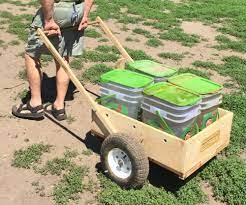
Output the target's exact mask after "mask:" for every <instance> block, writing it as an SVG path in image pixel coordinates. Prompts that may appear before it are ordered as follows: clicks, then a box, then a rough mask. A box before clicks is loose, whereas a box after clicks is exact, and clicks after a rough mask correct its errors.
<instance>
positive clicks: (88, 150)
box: [82, 149, 93, 156]
mask: <svg viewBox="0 0 246 205" xmlns="http://www.w3.org/2000/svg"><path fill="white" fill-rule="evenodd" d="M82 154H83V155H86V156H90V155H93V151H92V150H91V149H86V150H83V152H82Z"/></svg>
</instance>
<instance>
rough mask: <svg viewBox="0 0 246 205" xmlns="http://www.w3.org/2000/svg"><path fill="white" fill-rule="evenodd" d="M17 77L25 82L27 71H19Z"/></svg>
mask: <svg viewBox="0 0 246 205" xmlns="http://www.w3.org/2000/svg"><path fill="white" fill-rule="evenodd" d="M18 77H19V78H20V79H21V80H27V71H26V69H24V70H20V71H19V73H18Z"/></svg>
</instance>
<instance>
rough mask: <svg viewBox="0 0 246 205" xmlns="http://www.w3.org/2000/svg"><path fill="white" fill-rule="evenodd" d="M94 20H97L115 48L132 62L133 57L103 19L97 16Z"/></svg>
mask: <svg viewBox="0 0 246 205" xmlns="http://www.w3.org/2000/svg"><path fill="white" fill-rule="evenodd" d="M96 21H97V22H99V25H100V27H101V29H102V30H103V31H104V33H105V34H106V35H107V36H108V38H109V39H110V40H111V41H112V43H113V44H114V45H115V46H116V48H117V49H118V50H119V51H120V53H121V55H122V56H123V57H124V58H125V59H126V60H127V61H129V62H132V61H133V59H132V58H131V56H130V55H129V54H128V53H127V52H126V50H125V49H124V47H123V46H122V45H121V43H120V42H119V40H118V39H117V38H116V37H115V35H114V34H113V33H112V32H111V31H110V29H109V28H108V26H107V25H106V24H105V23H104V22H103V20H102V19H101V18H100V17H99V16H98V17H97V18H96Z"/></svg>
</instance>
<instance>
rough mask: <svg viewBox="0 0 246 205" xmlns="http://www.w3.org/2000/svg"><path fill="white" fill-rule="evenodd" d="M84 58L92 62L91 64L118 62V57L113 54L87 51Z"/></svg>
mask: <svg viewBox="0 0 246 205" xmlns="http://www.w3.org/2000/svg"><path fill="white" fill-rule="evenodd" d="M82 58H83V59H84V60H85V61H90V62H116V61H117V60H118V55H115V54H113V53H102V52H97V51H86V52H84V54H83V56H82Z"/></svg>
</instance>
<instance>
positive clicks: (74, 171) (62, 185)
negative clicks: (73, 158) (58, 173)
mask: <svg viewBox="0 0 246 205" xmlns="http://www.w3.org/2000/svg"><path fill="white" fill-rule="evenodd" d="M87 172H88V170H87V168H85V167H80V166H73V167H72V168H71V170H70V171H69V172H68V173H67V174H64V175H63V178H62V179H61V181H60V182H59V183H58V184H56V185H55V188H54V191H53V199H54V201H55V203H56V204H57V205H67V204H68V203H69V201H70V200H77V199H79V193H81V192H83V190H84V188H85V183H84V177H85V175H86V174H87Z"/></svg>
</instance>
